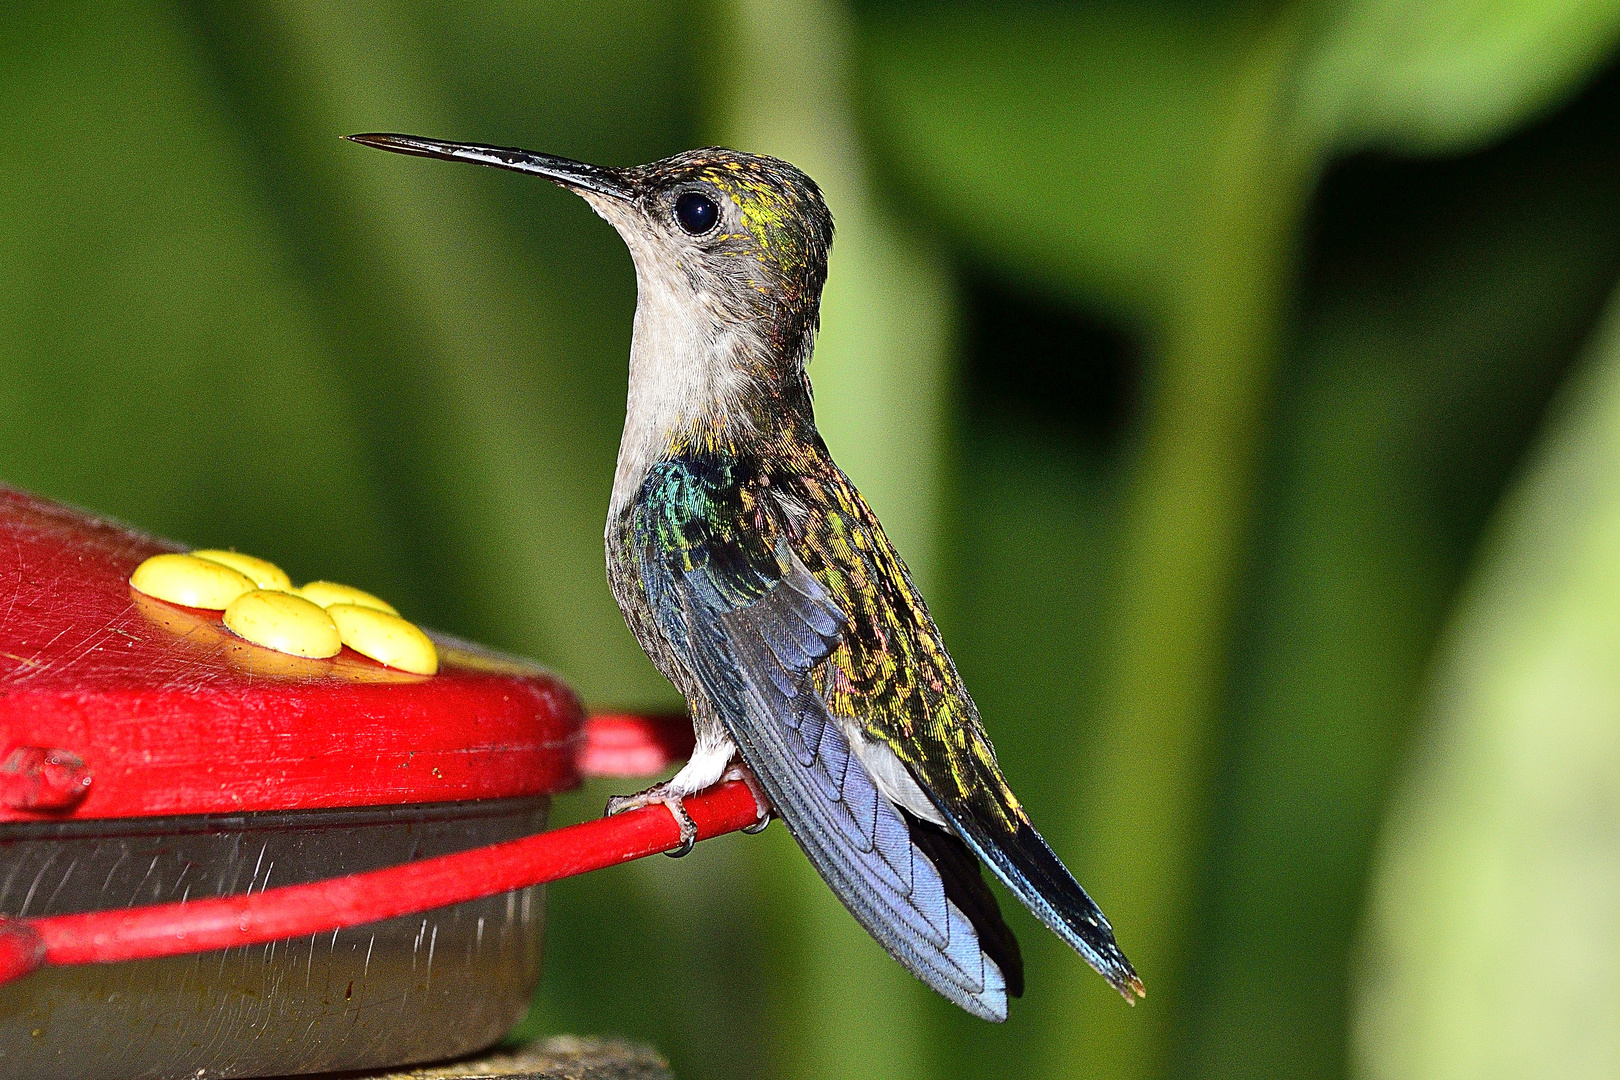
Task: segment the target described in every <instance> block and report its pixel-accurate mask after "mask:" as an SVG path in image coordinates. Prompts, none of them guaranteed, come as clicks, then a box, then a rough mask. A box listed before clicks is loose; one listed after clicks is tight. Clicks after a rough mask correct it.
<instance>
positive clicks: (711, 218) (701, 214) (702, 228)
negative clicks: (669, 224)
mask: <svg viewBox="0 0 1620 1080" xmlns="http://www.w3.org/2000/svg"><path fill="white" fill-rule="evenodd" d="M675 220H676V221H678V222H680V223H681V228H683V229H685V230H686V231H687V232H689V233H691V234H692V235H693V236H701V235H703V234H704V233H706V232H708V231H709V230H710V229H712V228H714V223H715V222H716V221H719V220H720V208H719V207H718V206H716V205H714V200H713V199H711V198H709V197H708V196H707V195H704V194H702V193H701V192H697V191H688V192H687V193H686V194H684V195H682V196H681V197H680V198H678V199H676V200H675Z"/></svg>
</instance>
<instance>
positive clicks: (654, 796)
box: [607, 783, 698, 859]
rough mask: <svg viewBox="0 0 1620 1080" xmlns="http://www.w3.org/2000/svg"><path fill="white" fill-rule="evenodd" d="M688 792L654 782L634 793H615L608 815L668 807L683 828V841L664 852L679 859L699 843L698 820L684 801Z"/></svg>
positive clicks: (671, 814) (609, 804)
mask: <svg viewBox="0 0 1620 1080" xmlns="http://www.w3.org/2000/svg"><path fill="white" fill-rule="evenodd" d="M685 798H686V793H683V792H680V791H677V790H676V789H675V787H674V785H673V784H669V783H663V784H654V785H653V786H652V787H650V788H648V789H647V790H646V791H638V792H636V794H634V795H615V796H613V798H611V799H609V800H608V804H607V816H608V817H612V816H613V815H614V814H622V813H624V812H625V811H626V810H639V809H641V808H642V807H643V806H663V807H667V808H668V810H669V813H670V816H671V817H673V818H674V819H675V824H676V825H679V826H680V828H681V842H680V843H679V844H677V845H675V846H674V847H672V848H670V849H669V850H668V851H666V852H664V854H665V855H668V856H669V857H670V858H672V859H679V858H681V857H682V856H684V855H686V854H687V853H689V852H690V851H691V850H692V848H693V846H695V845H696V844H697V833H698V829H697V822H695V821H693V820H692V815H691V814H688V813H687V812H686V805H685V803H684V802H683V801H682V800H684V799H685Z"/></svg>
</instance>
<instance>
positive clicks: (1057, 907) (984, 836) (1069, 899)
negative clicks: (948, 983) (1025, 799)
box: [924, 769, 1147, 1004]
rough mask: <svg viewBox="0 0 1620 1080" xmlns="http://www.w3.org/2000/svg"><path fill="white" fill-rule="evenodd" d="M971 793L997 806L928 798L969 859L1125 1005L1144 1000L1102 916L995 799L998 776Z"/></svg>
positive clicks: (1026, 826)
mask: <svg viewBox="0 0 1620 1080" xmlns="http://www.w3.org/2000/svg"><path fill="white" fill-rule="evenodd" d="M986 771H987V772H989V771H990V770H988V769H987V770H986ZM924 790H927V789H926V788H925V789H924ZM976 790H977V791H980V792H984V793H986V795H987V796H989V797H991V798H997V801H998V802H999V803H1000V804H1001V805H999V806H996V807H994V808H992V807H974V806H971V805H963V804H957V805H951V804H949V803H947V802H946V801H944V800H942V799H940V798H939V797H938V796H937V795H933V793H932V792H931V793H930V795H931V796H932V797H933V798H934V802H935V805H936V806H938V807H939V810H940V813H942V814H943V815H944V816H945V820H946V821H947V822H949V823H950V825H951V827H952V828H953V829H955V830H956V832H957V834H958V835H959V836H961V838H962V839H963V840H964V841H966V843H967V846H968V847H969V848H971V849H972V851H973V853H974V854H976V855H978V857H979V858H981V859H983V860H984V861H985V862H986V863H988V864H989V866H990V869H991V870H992V871H993V872H994V873H995V875H996V876H997V877H998V878H1000V879H1001V881H1002V883H1003V884H1005V885H1006V886H1007V888H1009V889H1011V890H1012V892H1013V894H1014V895H1015V896H1017V897H1018V899H1019V901H1020V902H1022V903H1023V905H1024V906H1025V907H1027V908H1029V910H1030V911H1031V912H1033V913H1034V915H1035V917H1036V918H1038V919H1040V920H1041V922H1043V923H1045V924H1046V925H1047V926H1048V927H1049V928H1050V929H1051V930H1052V932H1053V933H1055V934H1056V935H1057V936H1058V937H1060V938H1062V939H1063V940H1064V941H1066V942H1068V943H1069V945H1070V946H1071V947H1072V948H1073V949H1074V950H1075V951H1076V952H1078V953H1079V954H1080V955H1081V956H1082V957H1084V958H1085V960H1086V962H1087V963H1088V964H1090V965H1091V966H1092V967H1094V968H1096V969H1097V971H1098V973H1099V974H1101V975H1102V977H1103V978H1105V979H1107V980H1108V981H1109V982H1110V983H1111V984H1113V987H1114V989H1116V990H1118V991H1119V992H1120V994H1122V995H1123V996H1124V998H1125V1000H1126V1001H1128V1002H1131V1003H1132V1004H1135V1003H1136V999H1137V998H1139V997H1146V996H1147V991H1146V990H1145V989H1144V988H1143V986H1142V980H1141V979H1140V978H1138V977H1137V975H1136V969H1135V968H1133V967H1132V966H1131V962H1130V961H1129V960H1127V959H1126V958H1125V954H1124V952H1122V951H1121V950H1120V947H1119V944H1118V942H1116V941H1115V940H1114V928H1113V927H1112V926H1110V925H1109V923H1108V919H1107V918H1106V917H1105V916H1104V915H1103V913H1102V910H1101V909H1100V908H1099V907H1098V906H1097V905H1096V903H1095V902H1093V901H1092V899H1091V897H1090V896H1088V895H1086V890H1085V889H1083V888H1081V887H1080V883H1079V882H1078V881H1076V880H1075V879H1074V875H1073V874H1071V873H1069V868H1068V867H1066V866H1064V865H1063V862H1062V860H1060V859H1059V858H1058V857H1057V855H1056V853H1054V852H1053V851H1052V848H1051V847H1050V845H1048V844H1047V842H1046V840H1045V838H1043V837H1042V836H1041V834H1040V833H1038V832H1036V831H1035V826H1034V825H1032V824H1030V821H1029V818H1028V817H1027V816H1026V815H1025V814H1024V812H1023V810H1022V809H1021V808H1019V807H1017V806H1016V805H1014V804H1012V803H1011V802H1010V801H1009V800H1006V799H1004V798H999V797H998V796H997V795H996V793H999V792H1004V791H1006V790H1007V786H1006V782H1005V781H1004V780H1003V779H1002V778H1001V776H1000V775H994V776H990V775H987V776H985V777H983V779H982V783H980V784H979V785H977V786H976ZM1010 981H1011V980H1009V982H1010Z"/></svg>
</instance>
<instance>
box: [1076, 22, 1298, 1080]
mask: <svg viewBox="0 0 1620 1080" xmlns="http://www.w3.org/2000/svg"><path fill="white" fill-rule="evenodd" d="M1299 26H1300V23H1299V20H1298V19H1296V18H1294V17H1292V16H1291V15H1289V14H1286V13H1285V14H1284V15H1282V16H1279V17H1276V18H1274V19H1273V20H1272V21H1271V22H1270V23H1269V24H1268V25H1266V26H1265V27H1264V28H1262V29H1260V30H1259V32H1258V33H1257V34H1256V35H1255V36H1254V37H1253V38H1252V39H1251V41H1252V44H1251V45H1250V47H1249V49H1248V51H1247V54H1246V56H1245V59H1244V63H1243V66H1242V68H1241V70H1240V72H1239V75H1238V77H1237V79H1236V80H1235V82H1234V84H1233V89H1232V92H1231V97H1230V99H1229V102H1228V104H1227V110H1226V116H1227V120H1226V122H1225V124H1224V125H1223V127H1222V129H1220V130H1218V131H1217V132H1216V134H1215V137H1214V138H1213V139H1212V140H1211V146H1212V147H1213V148H1214V157H1213V159H1212V161H1211V165H1210V168H1209V171H1208V179H1207V181H1206V186H1205V188H1204V191H1203V202H1202V207H1201V213H1200V215H1199V219H1198V227H1197V228H1195V229H1194V230H1193V236H1192V241H1191V244H1192V247H1191V250H1190V252H1189V255H1188V258H1187V261H1186V268H1185V277H1184V279H1183V281H1182V282H1181V283H1180V287H1179V288H1178V289H1176V290H1175V295H1177V296H1178V297H1179V298H1180V299H1179V306H1178V307H1176V308H1173V309H1172V311H1171V314H1170V320H1169V325H1168V327H1167V331H1166V334H1165V338H1164V341H1163V348H1162V353H1161V356H1160V358H1159V364H1158V366H1157V369H1156V371H1155V372H1154V376H1153V378H1154V384H1153V386H1152V388H1151V392H1150V399H1149V404H1148V421H1147V423H1148V428H1147V431H1146V432H1145V436H1144V444H1143V447H1142V457H1141V464H1140V466H1139V469H1140V472H1139V474H1138V475H1137V477H1136V478H1135V483H1134V493H1133V494H1132V496H1131V498H1130V504H1129V507H1128V510H1127V526H1126V529H1127V532H1126V539H1125V550H1124V554H1123V559H1122V563H1121V565H1120V567H1119V570H1118V573H1119V578H1118V581H1119V582H1120V583H1121V586H1122V592H1121V593H1120V594H1119V596H1118V603H1119V609H1118V613H1117V629H1116V630H1115V632H1114V637H1113V641H1112V649H1111V654H1110V656H1111V659H1110V660H1109V667H1108V669H1107V671H1106V675H1107V681H1106V683H1105V690H1104V698H1103V703H1102V712H1101V716H1100V717H1099V719H1098V724H1099V730H1098V732H1097V737H1096V741H1095V744H1094V745H1095V749H1094V751H1093V754H1092V757H1091V759H1090V760H1089V761H1087V762H1084V763H1082V764H1081V765H1080V766H1079V767H1078V769H1077V780H1078V782H1079V784H1080V790H1081V791H1082V792H1083V794H1082V796H1081V799H1080V802H1079V811H1078V814H1077V816H1076V818H1075V821H1074V835H1072V836H1071V837H1068V838H1066V842H1067V845H1068V849H1069V850H1080V851H1082V852H1084V853H1085V854H1084V856H1083V857H1082V858H1081V859H1080V860H1079V862H1080V864H1081V867H1082V869H1083V879H1084V880H1085V881H1087V882H1088V883H1090V884H1091V885H1092V886H1093V887H1094V888H1095V891H1096V896H1097V899H1098V900H1099V902H1100V903H1101V904H1102V906H1103V909H1104V910H1105V911H1107V912H1108V913H1109V915H1110V917H1111V918H1112V920H1113V921H1114V924H1115V926H1116V927H1117V928H1118V930H1119V937H1120V941H1121V944H1122V946H1123V947H1124V949H1125V951H1126V953H1127V954H1128V955H1129V956H1131V957H1132V959H1133V960H1134V962H1135V963H1136V965H1137V967H1138V970H1139V971H1140V972H1141V974H1142V977H1143V979H1144V980H1145V982H1146V984H1147V987H1148V994H1149V997H1148V999H1147V1001H1146V1002H1145V1003H1144V1004H1143V1006H1141V1007H1139V1008H1138V1009H1136V1010H1135V1011H1134V1012H1131V1013H1129V1014H1127V1013H1126V1012H1125V1010H1122V1009H1120V1008H1119V1007H1118V1004H1119V1003H1118V1002H1113V1003H1112V1007H1105V1005H1104V1003H1102V1002H1100V1001H1099V1000H1098V999H1099V997H1101V996H1104V995H1102V994H1101V991H1100V988H1099V985H1092V984H1090V983H1089V982H1088V983H1086V984H1085V985H1083V986H1082V985H1079V982H1080V975H1079V972H1076V984H1077V985H1076V986H1075V988H1074V989H1075V993H1074V996H1073V998H1072V1000H1073V1002H1074V1005H1073V1007H1071V1008H1070V1009H1068V1010H1065V1011H1064V1012H1063V1013H1061V1014H1060V1017H1061V1020H1060V1022H1061V1024H1062V1026H1063V1029H1064V1031H1063V1032H1062V1033H1061V1034H1060V1033H1058V1032H1053V1033H1052V1035H1051V1038H1050V1042H1049V1045H1050V1048H1051V1049H1050V1053H1051V1054H1052V1055H1054V1056H1053V1057H1052V1058H1051V1059H1050V1061H1049V1064H1048V1069H1047V1070H1046V1071H1047V1073H1048V1075H1051V1076H1073V1075H1086V1076H1107V1077H1114V1078H1125V1077H1148V1076H1157V1075H1160V1073H1161V1072H1162V1070H1163V1068H1164V1066H1165V1064H1166V1061H1167V1055H1168V1052H1169V1045H1170V1040H1171V1038H1172V1030H1173V1024H1174V1023H1175V1021H1176V1019H1177V1016H1178V1013H1179V1010H1180V1008H1181V979H1182V973H1183V969H1184V966H1185V956H1184V950H1185V947H1186V943H1187V940H1188V934H1189V926H1190V923H1191V903H1192V899H1193V897H1194V895H1195V891H1196V885H1197V882H1196V878H1197V870H1198V864H1199V852H1200V851H1201V849H1202V845H1203V841H1204V838H1205V825H1206V821H1207V815H1208V789H1209V785H1208V782H1207V772H1208V758H1209V743H1210V735H1211V725H1212V719H1213V717H1214V716H1215V715H1216V711H1217V704H1218V699H1219V695H1220V689H1221V684H1222V678H1223V673H1224V669H1225V662H1226V656H1225V645H1226V641H1227V639H1228V631H1229V629H1230V622H1231V616H1232V607H1233V600H1234V594H1235V591H1236V585H1237V581H1238V577H1239V569H1240V565H1241V556H1242V551H1243V547H1244V544H1245V541H1246V539H1247V535H1248V528H1249V521H1250V516H1251V504H1252V501H1253V493H1254V491H1255V488H1256V475H1257V467H1258V466H1257V458H1258V453H1257V451H1258V448H1259V444H1260V439H1259V430H1260V427H1261V419H1262V416H1263V414H1264V412H1265V409H1266V405H1267V403H1268V401H1269V397H1270V391H1271V386H1272V381H1273V375H1274V372H1275V368H1276V357H1277V354H1278V349H1279V344H1280V337H1281V333H1280V323H1281V321H1282V315H1283V312H1284V310H1285V303H1286V300H1287V295H1288V291H1289V284H1290V280H1291V275H1292V271H1293V268H1294V253H1295V250H1296V248H1297V243H1298V238H1299V230H1300V226H1301V223H1302V221H1303V219H1304V210H1305V207H1306V204H1307V196H1308V193H1309V183H1308V181H1309V179H1310V159H1309V157H1308V155H1307V154H1306V153H1304V152H1303V151H1302V149H1301V148H1300V147H1298V146H1297V145H1296V144H1295V143H1294V141H1293V140H1292V138H1291V135H1290V130H1289V110H1288V104H1289V101H1288V96H1289V93H1290V90H1291V85H1292V84H1291V75H1292V72H1293V71H1294V67H1295V64H1294V61H1295V55H1296V50H1297V49H1298V47H1299V42H1300V34H1299ZM1086 975H1087V976H1088V977H1089V973H1086ZM1081 1003H1083V1004H1081Z"/></svg>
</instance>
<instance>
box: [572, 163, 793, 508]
mask: <svg viewBox="0 0 1620 1080" xmlns="http://www.w3.org/2000/svg"><path fill="white" fill-rule="evenodd" d="M585 197H586V199H587V200H588V201H589V202H590V203H591V206H592V207H593V208H594V209H595V210H596V212H597V213H598V214H599V215H601V217H602V218H603V219H604V220H606V221H607V222H608V223H609V224H611V225H613V226H614V227H615V228H616V229H618V231H619V235H620V236H622V237H623V238H624V241H625V244H626V246H627V247H629V249H630V257H631V259H632V260H634V262H635V267H636V318H635V330H634V334H633V336H632V338H631V343H630V380H629V394H628V396H627V398H626V401H625V416H624V435H623V436H622V437H621V439H620V441H619V461H618V467H617V469H616V470H615V472H614V477H613V498H612V502H611V503H610V505H609V511H608V514H609V520H610V521H611V520H612V519H613V518H615V517H617V516H618V514H619V513H620V512H621V511H622V510H624V508H625V507H626V506H628V505H629V504H630V503H631V502H632V501H633V500H634V499H635V496H636V492H637V491H638V490H640V488H641V483H642V481H643V480H644V479H645V478H646V475H647V470H648V469H649V468H651V467H652V466H653V465H654V464H655V463H656V462H657V461H658V460H659V459H660V458H662V457H663V456H664V455H666V454H667V453H668V452H669V449H670V447H671V446H672V445H673V444H675V443H677V442H679V441H681V440H683V439H684V438H685V437H687V436H689V435H691V434H693V433H696V432H703V431H727V430H735V429H736V427H737V425H739V424H746V423H748V422H749V420H748V417H747V415H746V413H745V411H744V410H743V409H741V408H740V407H739V406H740V402H741V398H742V394H743V391H744V390H745V388H746V385H747V380H748V378H749V377H750V376H749V373H748V360H747V356H748V355H749V354H750V353H751V352H754V351H755V350H758V349H760V348H763V347H764V346H763V342H759V341H755V340H753V336H754V335H753V334H752V333H751V332H750V329H749V328H748V326H747V324H746V323H745V322H742V321H740V320H737V319H735V318H733V317H730V316H729V315H728V314H727V313H726V312H725V310H724V309H723V307H722V303H723V301H722V298H721V297H719V296H717V295H714V294H713V293H711V292H708V291H705V290H702V289H701V288H699V287H698V286H695V285H694V283H693V280H692V275H690V274H688V273H687V272H686V270H685V269H683V267H682V265H681V260H682V258H683V257H695V252H693V253H690V254H689V253H688V252H686V251H683V250H682V246H683V245H681V244H680V243H679V242H678V241H676V240H675V239H674V238H671V237H665V236H650V235H648V234H647V232H646V231H645V230H643V229H640V228H637V227H636V225H637V223H636V221H635V220H634V218H633V216H632V215H633V214H634V211H630V210H628V209H627V208H626V207H624V206H623V205H622V204H620V203H618V202H617V201H616V200H613V199H608V198H603V197H600V196H592V195H589V194H587V195H586V196H585ZM621 219H622V220H621Z"/></svg>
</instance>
